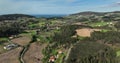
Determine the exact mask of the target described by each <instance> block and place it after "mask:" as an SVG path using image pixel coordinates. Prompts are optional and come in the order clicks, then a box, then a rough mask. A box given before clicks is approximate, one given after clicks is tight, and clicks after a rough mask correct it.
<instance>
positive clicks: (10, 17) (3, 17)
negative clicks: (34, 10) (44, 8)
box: [0, 14, 34, 21]
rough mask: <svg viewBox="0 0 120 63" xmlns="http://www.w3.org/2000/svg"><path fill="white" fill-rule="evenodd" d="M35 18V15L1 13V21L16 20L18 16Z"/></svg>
mask: <svg viewBox="0 0 120 63" xmlns="http://www.w3.org/2000/svg"><path fill="white" fill-rule="evenodd" d="M24 17H26V18H34V16H30V15H25V14H7V15H0V21H3V20H16V19H17V18H24Z"/></svg>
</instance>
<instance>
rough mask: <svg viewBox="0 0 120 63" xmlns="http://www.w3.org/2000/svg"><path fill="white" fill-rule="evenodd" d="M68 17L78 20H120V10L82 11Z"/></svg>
mask: <svg viewBox="0 0 120 63" xmlns="http://www.w3.org/2000/svg"><path fill="white" fill-rule="evenodd" d="M66 18H70V19H72V20H76V21H120V11H115V12H91V11H88V12H80V13H76V14H71V15H69V16H67V17H66Z"/></svg>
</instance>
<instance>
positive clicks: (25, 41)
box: [11, 37, 31, 46]
mask: <svg viewBox="0 0 120 63" xmlns="http://www.w3.org/2000/svg"><path fill="white" fill-rule="evenodd" d="M11 41H12V42H13V43H16V44H19V45H22V46H24V45H27V44H28V43H29V42H30V41H31V38H29V37H19V38H15V39H12V40H11Z"/></svg>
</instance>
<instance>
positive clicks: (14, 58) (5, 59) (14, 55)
mask: <svg viewBox="0 0 120 63" xmlns="http://www.w3.org/2000/svg"><path fill="white" fill-rule="evenodd" d="M21 50H22V48H21V47H19V48H16V49H13V50H11V51H8V52H6V53H3V54H0V63H20V62H19V54H20V52H21Z"/></svg>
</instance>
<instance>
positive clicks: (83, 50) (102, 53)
mask: <svg viewBox="0 0 120 63" xmlns="http://www.w3.org/2000/svg"><path fill="white" fill-rule="evenodd" d="M115 58H116V54H115V52H114V50H113V49H112V48H110V47H108V46H105V45H103V44H99V43H96V42H90V41H89V42H81V43H79V44H77V45H75V46H74V47H73V48H72V50H71V53H70V56H69V58H68V60H67V62H66V63H116V60H115Z"/></svg>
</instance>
